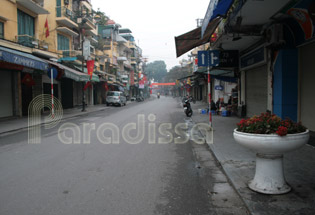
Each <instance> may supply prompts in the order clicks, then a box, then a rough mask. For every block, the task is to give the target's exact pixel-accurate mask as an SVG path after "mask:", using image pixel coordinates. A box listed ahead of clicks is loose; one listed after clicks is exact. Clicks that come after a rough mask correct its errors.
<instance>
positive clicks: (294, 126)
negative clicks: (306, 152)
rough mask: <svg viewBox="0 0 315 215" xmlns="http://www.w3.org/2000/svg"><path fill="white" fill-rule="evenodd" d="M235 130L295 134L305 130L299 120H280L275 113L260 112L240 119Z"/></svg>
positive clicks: (255, 132) (280, 134) (254, 132)
mask: <svg viewBox="0 0 315 215" xmlns="http://www.w3.org/2000/svg"><path fill="white" fill-rule="evenodd" d="M237 131H240V132H245V133H253V134H278V135H279V136H285V135H287V134H296V133H301V132H305V131H306V128H305V127H304V126H303V125H302V124H301V123H300V122H299V123H296V122H294V121H292V120H291V119H285V120H281V118H280V117H278V116H277V115H275V114H270V113H261V115H260V116H253V117H251V118H249V119H242V120H241V121H240V122H239V123H237Z"/></svg>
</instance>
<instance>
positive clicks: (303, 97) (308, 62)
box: [299, 43, 315, 131]
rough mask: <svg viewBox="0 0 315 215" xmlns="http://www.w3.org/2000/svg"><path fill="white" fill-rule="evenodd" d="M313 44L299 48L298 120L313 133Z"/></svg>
mask: <svg viewBox="0 0 315 215" xmlns="http://www.w3.org/2000/svg"><path fill="white" fill-rule="evenodd" d="M314 52H315V43H312V44H309V45H306V46H303V47H301V48H300V62H299V63H300V120H301V122H302V124H303V125H305V126H306V127H307V128H308V129H310V130H312V131H315V95H314V93H315V84H314V81H315V71H314V69H315V61H314Z"/></svg>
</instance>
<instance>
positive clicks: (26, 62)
mask: <svg viewBox="0 0 315 215" xmlns="http://www.w3.org/2000/svg"><path fill="white" fill-rule="evenodd" d="M0 60H2V61H6V62H8V63H13V64H17V65H21V66H25V67H28V68H32V69H38V70H42V71H47V69H48V64H47V63H46V62H45V61H43V60H42V59H40V58H38V57H35V56H34V55H31V54H27V53H24V52H20V51H16V50H12V49H8V48H4V47H0Z"/></svg>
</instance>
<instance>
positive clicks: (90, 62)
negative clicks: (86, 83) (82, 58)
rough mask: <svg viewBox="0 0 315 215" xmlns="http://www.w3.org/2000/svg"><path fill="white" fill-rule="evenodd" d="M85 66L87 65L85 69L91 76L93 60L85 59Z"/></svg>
mask: <svg viewBox="0 0 315 215" xmlns="http://www.w3.org/2000/svg"><path fill="white" fill-rule="evenodd" d="M86 67H87V70H88V74H89V75H90V77H91V78H92V74H93V69H94V60H88V61H86Z"/></svg>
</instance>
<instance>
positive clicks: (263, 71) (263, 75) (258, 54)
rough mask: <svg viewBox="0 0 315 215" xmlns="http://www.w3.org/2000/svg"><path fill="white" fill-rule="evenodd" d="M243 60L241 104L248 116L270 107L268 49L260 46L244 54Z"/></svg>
mask: <svg viewBox="0 0 315 215" xmlns="http://www.w3.org/2000/svg"><path fill="white" fill-rule="evenodd" d="M240 62H241V81H240V82H241V83H240V85H241V87H240V92H241V95H240V98H241V102H240V105H241V106H242V108H244V107H246V116H247V117H251V116H253V115H260V114H261V113H262V112H266V111H267V109H268V93H267V92H268V84H267V83H268V81H267V80H268V72H267V71H268V69H267V61H266V51H265V47H264V46H260V47H258V48H256V49H254V50H252V51H250V52H248V53H246V54H244V55H243V56H241V59H240Z"/></svg>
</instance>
